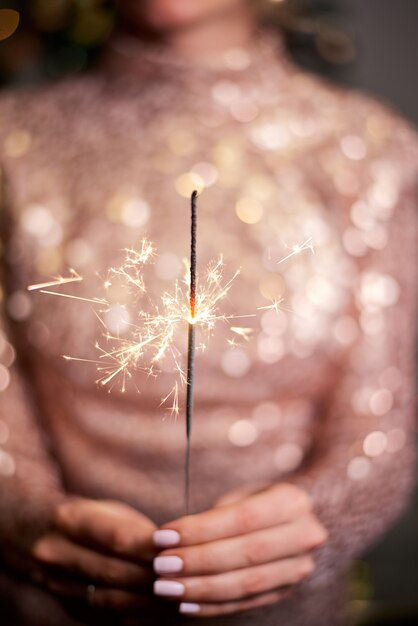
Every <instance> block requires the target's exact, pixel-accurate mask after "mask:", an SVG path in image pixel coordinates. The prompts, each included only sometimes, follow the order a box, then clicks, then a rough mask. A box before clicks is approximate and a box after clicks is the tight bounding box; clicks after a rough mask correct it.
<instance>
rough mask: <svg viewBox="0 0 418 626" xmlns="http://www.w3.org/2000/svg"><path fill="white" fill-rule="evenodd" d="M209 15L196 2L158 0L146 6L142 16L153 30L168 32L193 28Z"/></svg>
mask: <svg viewBox="0 0 418 626" xmlns="http://www.w3.org/2000/svg"><path fill="white" fill-rule="evenodd" d="M209 12H210V11H209ZM207 13H208V11H207V9H206V10H205V6H202V5H200V6H199V2H196V0H157V1H154V2H150V3H149V4H148V6H146V8H145V9H144V10H143V13H142V16H143V20H144V23H145V24H146V25H147V26H148V27H149V28H151V29H152V30H155V31H167V30H171V29H177V28H183V27H188V26H191V25H193V24H194V23H197V22H199V21H200V20H202V19H204V18H205V17H207Z"/></svg>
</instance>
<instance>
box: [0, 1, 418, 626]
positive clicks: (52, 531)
mask: <svg viewBox="0 0 418 626" xmlns="http://www.w3.org/2000/svg"><path fill="white" fill-rule="evenodd" d="M256 8H257V7H256V6H255V3H250V2H247V1H246V0H216V1H214V0H201V1H200V2H195V1H192V0H182V1H178V0H176V1H174V0H148V1H147V2H135V1H134V0H121V2H120V10H121V12H122V14H123V16H124V18H125V24H126V25H127V26H126V25H125V26H124V28H123V32H121V33H120V34H119V35H118V36H117V37H116V38H115V39H114V41H113V42H112V44H111V46H110V47H109V48H108V50H107V51H106V55H105V57H104V59H103V62H102V65H101V67H100V70H99V71H98V72H96V73H94V74H91V75H88V76H85V77H81V78H76V79H73V80H69V81H64V82H62V83H60V84H57V85H56V86H53V87H47V88H42V89H38V90H35V91H29V92H25V93H23V92H21V93H11V94H9V95H6V96H4V97H3V101H2V103H1V133H2V142H1V145H2V157H1V158H2V173H3V177H2V179H3V189H4V197H3V212H2V215H3V222H4V223H3V226H4V228H3V232H4V240H5V243H4V255H3V257H4V266H5V276H4V291H5V296H4V299H3V303H4V320H5V321H4V324H5V330H4V333H3V335H2V354H3V359H4V362H5V365H3V366H2V369H1V370H0V374H1V379H0V380H1V384H2V388H3V389H4V391H3V393H2V395H1V420H2V421H1V422H0V437H1V445H2V448H1V450H2V451H1V456H0V478H1V486H2V489H1V496H0V506H1V512H2V514H1V522H0V529H1V531H0V532H1V538H2V554H3V560H4V569H3V571H4V573H3V577H2V587H1V588H2V603H3V607H4V612H6V613H7V615H8V616H9V620H10V623H13V624H18V623H20V624H31V625H35V624H45V623H49V624H60V625H63V624H65V625H67V624H68V625H73V624H80V623H96V622H97V620H99V619H100V621H101V623H111V624H121V623H127V624H128V623H129V624H130V623H133V624H141V625H146V624H157V623H158V624H163V623H186V622H189V623H196V624H197V623H199V622H200V620H201V618H207V619H206V623H208V624H222V625H227V624H257V625H258V626H261V625H264V624H265V625H269V624H278V623H286V624H287V625H288V626H295V625H306V624H308V623H309V624H311V625H313V624H317V625H321V626H324V625H326V624H329V625H331V624H332V625H333V626H335V625H336V624H340V623H341V624H342V623H344V622H345V616H344V613H345V602H344V593H345V591H344V590H345V584H344V580H345V577H346V572H347V570H348V568H349V565H350V560H351V559H352V558H353V556H355V555H357V554H359V553H360V552H361V551H363V550H364V549H365V548H366V547H367V546H368V545H370V543H371V542H372V541H374V540H375V539H376V538H377V537H379V536H380V535H381V534H382V533H383V532H384V531H385V530H386V529H387V528H388V526H389V525H390V524H391V523H392V522H393V521H394V520H395V519H396V518H397V517H398V515H399V513H400V511H401V510H402V508H403V506H404V504H405V502H406V499H407V496H408V493H409V491H410V488H411V483H412V478H413V445H412V438H411V435H410V431H411V422H412V419H413V396H414V339H415V319H416V309H415V304H416V280H415V261H416V249H417V246H416V231H417V220H416V214H415V199H416V196H415V183H416V173H417V163H418V152H417V144H416V138H415V135H414V133H413V131H411V129H409V128H408V127H407V126H406V124H404V122H402V121H400V120H399V119H398V118H397V117H396V116H395V115H393V114H392V113H390V112H388V111H387V110H385V109H384V108H383V107H381V106H380V105H378V104H376V103H374V102H372V101H371V100H369V99H368V98H366V97H364V96H361V95H359V94H356V93H347V92H344V91H342V90H339V89H335V88H332V87H330V86H329V85H327V84H325V83H323V82H322V81H320V80H319V79H317V78H314V77H312V76H309V75H306V74H304V73H303V72H302V71H301V70H299V69H298V68H296V67H295V66H294V65H293V64H292V63H291V62H290V61H289V60H288V58H287V57H286V54H285V52H284V50H283V47H282V46H281V44H280V42H278V41H277V37H276V36H273V35H271V34H269V33H267V32H264V31H261V32H260V31H259V30H257V29H256V27H255V24H256V20H255V10H256ZM196 186H198V187H199V189H200V190H201V191H202V193H201V197H200V199H199V268H200V270H201V271H202V272H203V271H204V268H205V266H206V265H207V264H208V263H210V262H211V260H212V259H216V258H217V257H219V254H223V259H224V265H225V267H224V272H225V280H228V279H229V278H230V277H231V276H232V275H233V274H234V273H235V271H236V270H237V269H238V268H241V273H240V276H238V277H237V278H236V279H235V281H234V282H233V283H232V285H231V289H230V291H229V293H228V298H225V299H224V300H223V301H222V303H221V304H220V306H219V308H220V314H221V315H227V316H228V315H230V314H231V315H236V316H241V315H252V314H254V312H255V317H254V318H253V317H250V318H248V320H245V326H248V327H251V331H247V330H244V331H239V334H238V335H237V334H236V333H235V335H234V334H233V333H231V332H230V330H229V329H228V328H227V325H222V324H221V325H218V327H217V328H216V331H215V333H214V335H213V337H212V338H211V341H210V343H209V345H208V348H207V350H206V351H204V352H203V351H201V352H199V353H198V360H197V387H196V410H195V418H194V427H193V428H194V433H193V454H192V508H193V511H194V513H193V514H192V515H190V516H186V517H183V516H182V514H183V494H182V472H183V456H184V432H183V430H184V429H183V426H182V425H181V423H180V422H178V423H176V421H175V420H168V419H167V420H163V419H161V416H162V415H164V413H163V410H164V409H163V408H160V407H159V403H160V399H161V398H162V397H164V396H166V395H167V390H170V389H171V386H172V384H173V380H175V379H176V372H175V371H173V364H172V363H171V364H170V363H169V362H167V363H161V370H162V371H161V372H160V373H159V374H158V376H156V377H153V376H148V377H147V376H144V373H143V372H135V373H134V375H133V378H134V383H135V384H133V385H132V386H131V387H129V386H127V388H126V392H125V393H121V392H120V390H118V385H116V384H115V386H114V388H113V389H112V393H111V394H108V393H107V391H108V389H107V388H106V385H104V386H103V385H98V386H97V387H95V386H94V384H93V381H94V371H93V369H94V365H92V364H91V363H88V362H87V363H85V362H81V363H73V362H71V361H68V360H67V361H64V360H62V359H61V357H60V356H59V355H62V354H66V355H70V356H72V357H75V358H80V359H85V360H87V361H89V360H91V361H98V360H99V358H100V357H99V356H98V352H97V350H96V348H95V347H94V344H95V342H96V341H98V336H99V330H98V323H97V317H96V315H95V314H94V312H92V311H91V309H90V307H89V306H88V305H87V306H86V304H85V303H84V302H83V301H79V302H78V301H68V300H66V299H65V298H58V297H53V296H48V295H40V296H39V297H37V296H36V295H35V296H33V297H29V296H28V294H27V292H26V291H25V288H26V286H27V285H29V284H31V283H39V282H41V281H42V280H43V279H44V277H45V276H50V275H56V274H58V273H61V274H66V272H68V270H67V269H66V268H68V267H73V268H74V269H75V270H76V272H79V273H80V274H83V276H85V280H84V281H83V282H82V283H77V282H75V283H74V285H69V286H66V290H65V293H70V294H73V295H76V296H79V297H82V298H87V299H91V298H100V297H101V295H100V292H98V286H97V284H98V283H97V280H96V279H95V273H97V274H98V275H99V276H101V277H103V276H104V275H106V269H107V268H109V267H114V268H119V267H121V265H122V263H123V252H121V249H123V248H131V247H135V246H137V245H138V241H140V240H141V239H142V238H145V237H147V238H148V237H149V238H150V239H151V240H152V242H153V243H154V244H155V246H156V249H157V253H158V256H156V257H155V258H154V262H153V263H151V264H149V265H147V266H146V268H145V269H144V272H145V274H146V278H147V289H148V291H147V297H148V298H149V300H147V302H148V306H151V305H150V304H149V303H150V302H156V301H158V299H159V298H160V297H161V294H162V293H164V292H168V293H172V291H173V286H174V284H175V281H176V280H177V279H179V278H181V276H182V273H183V272H182V263H181V260H182V258H183V257H184V256H185V255H186V254H187V250H188V245H189V244H188V237H189V215H188V197H189V195H190V192H191V190H192V189H193V188H195V187H196ZM311 242H312V243H311ZM302 244H305V245H302ZM295 245H296V246H299V247H296V248H295V247H293V248H292V246H295ZM286 246H288V247H289V246H290V248H291V252H294V253H295V254H293V256H292V257H291V258H289V259H288V260H287V261H286V263H282V262H281V260H282V259H283V258H284V257H286V256H287V255H288V254H289V250H287V248H286ZM312 246H314V250H312V249H310V248H311V247H312ZM301 249H302V250H301ZM298 251H299V254H297V252H298ZM313 251H314V254H312V252H313ZM125 269H126V266H125ZM115 275H117V271H116V274H115V272H113V273H112V277H113V278H114V277H115ZM201 280H203V279H202V278H201ZM110 282H112V281H110ZM69 288H71V289H69ZM62 291H64V289H62ZM119 295H120V294H119ZM106 297H107V302H108V304H107V305H106V307H104V308H106V311H105V312H104V313H102V315H103V319H104V323H105V324H106V327H107V330H109V332H111V333H114V334H115V333H116V334H117V333H120V335H121V336H122V338H123V337H125V336H129V330H130V322H131V320H132V319H133V320H134V321H135V318H127V313H126V308H122V309H121V307H120V305H119V304H118V302H117V299H116V298H115V299H113V296H106ZM281 298H283V299H284V303H283V307H282V308H281V307H278V306H276V303H277V302H278V301H279V300H280V299H281ZM135 302H136V301H134V302H133V303H132V302H130V303H128V304H131V305H134V306H135ZM272 303H273V305H272ZM95 306H96V305H95V304H93V309H94V307H95ZM141 306H144V305H143V300H141ZM99 308H100V307H99ZM102 308H103V307H102ZM247 322H248V323H247ZM238 323H241V322H239V321H238V322H237V324H238ZM6 328H7V331H8V333H9V337H8V338H7V337H6V335H5V333H6ZM124 333H125V334H124ZM242 334H244V335H245V336H246V337H247V338H248V341H245V340H244V338H243V337H242ZM233 337H235V339H234V338H233ZM11 338H13V341H14V343H15V348H16V353H17V356H18V358H17V360H16V362H15V363H14V364H13V365H12V366H11V363H12V361H13V357H14V354H15V353H14V350H13V349H12V348H11V346H10V343H9V340H11ZM240 339H241V340H240ZM202 341H203V339H202ZM104 345H105V348H104V349H106V345H108V344H106V343H105V344H104ZM179 350H180V352H181V350H182V346H181V345H180V347H179ZM108 352H109V350H108ZM106 359H107V360H105V366H106V365H109V359H111V357H110V356H109V355H107V356H106ZM99 363H100V361H99ZM181 364H182V363H180V365H181ZM8 366H11V368H10V376H9V373H8V370H7V367H8ZM99 367H100V365H99ZM109 367H110V368H111V363H110V365H109ZM174 369H175V368H174ZM107 371H109V370H107ZM110 371H114V370H112V369H111V370H110ZM136 385H137V386H138V387H139V389H140V392H141V393H140V395H138V393H137V390H136ZM167 402H168V403H169V402H170V398H169V399H168V401H167ZM166 405H167V403H166Z"/></svg>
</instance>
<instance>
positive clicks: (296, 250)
mask: <svg viewBox="0 0 418 626" xmlns="http://www.w3.org/2000/svg"><path fill="white" fill-rule="evenodd" d="M286 247H287V248H288V249H289V250H291V252H289V254H287V255H286V256H285V257H283V259H280V261H279V262H278V265H280V264H281V263H284V261H287V260H288V259H290V258H291V257H292V256H295V255H296V254H300V253H301V252H303V251H304V250H310V251H311V252H312V254H314V253H315V251H314V247H313V244H312V237H308V239H306V241H303V242H301V243H295V244H293V246H290V247H289V246H286Z"/></svg>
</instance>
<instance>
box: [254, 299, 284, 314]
mask: <svg viewBox="0 0 418 626" xmlns="http://www.w3.org/2000/svg"><path fill="white" fill-rule="evenodd" d="M283 301H284V298H278V299H277V300H273V301H272V302H271V304H267V305H266V306H259V307H257V311H275V312H276V313H278V312H279V311H280V309H282V308H283V307H282V306H281V304H282V302H283Z"/></svg>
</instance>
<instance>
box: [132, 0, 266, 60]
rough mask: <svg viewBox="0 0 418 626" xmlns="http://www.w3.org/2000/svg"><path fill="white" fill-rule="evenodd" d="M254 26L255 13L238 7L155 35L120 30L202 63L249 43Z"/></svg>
mask: <svg viewBox="0 0 418 626" xmlns="http://www.w3.org/2000/svg"><path fill="white" fill-rule="evenodd" d="M255 30H256V27H255V22H254V16H253V15H252V13H251V12H250V10H248V11H242V10H241V11H239V12H238V11H230V12H228V13H227V14H225V13H224V14H222V16H221V17H214V18H212V19H206V20H204V21H202V22H201V23H198V24H193V25H192V26H188V27H184V28H181V29H180V28H179V29H175V30H172V31H170V32H165V33H161V34H160V33H159V34H158V35H156V34H150V33H146V32H144V31H141V32H139V31H138V30H135V31H133V30H132V28H130V29H129V30H128V29H125V30H124V31H122V32H125V33H126V32H129V34H130V36H131V37H132V36H136V37H140V38H141V40H142V41H143V40H144V39H146V40H147V41H148V42H149V44H151V45H152V44H153V43H154V44H157V45H159V46H161V45H164V46H165V47H166V49H167V53H169V51H170V50H172V52H173V54H174V55H175V56H176V57H178V58H183V59H184V60H185V61H189V60H190V61H192V62H193V64H196V65H202V66H205V65H206V64H208V63H210V62H211V61H213V59H216V57H219V56H221V55H222V54H223V53H224V52H225V51H226V50H229V49H231V48H245V47H247V46H249V45H250V44H251V41H252V39H253V37H254V33H255Z"/></svg>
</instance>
